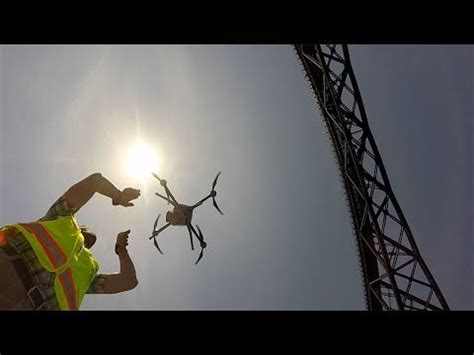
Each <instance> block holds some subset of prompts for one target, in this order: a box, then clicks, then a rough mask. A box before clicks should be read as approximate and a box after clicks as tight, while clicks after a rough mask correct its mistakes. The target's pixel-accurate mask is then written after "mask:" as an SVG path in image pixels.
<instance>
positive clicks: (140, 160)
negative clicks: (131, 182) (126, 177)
mask: <svg viewBox="0 0 474 355" xmlns="http://www.w3.org/2000/svg"><path fill="white" fill-rule="evenodd" d="M125 165H126V169H127V171H128V173H129V174H131V175H133V176H134V177H136V178H138V179H144V178H145V177H148V176H149V175H150V173H151V172H152V171H155V170H158V168H159V161H158V157H157V155H156V153H155V151H154V150H153V148H152V147H150V146H149V145H147V144H145V143H143V142H137V143H136V144H135V145H134V146H132V147H130V149H129V151H128V154H127V157H126V163H125Z"/></svg>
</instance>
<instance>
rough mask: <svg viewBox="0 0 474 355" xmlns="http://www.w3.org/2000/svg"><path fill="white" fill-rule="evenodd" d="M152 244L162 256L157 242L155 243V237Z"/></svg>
mask: <svg viewBox="0 0 474 355" xmlns="http://www.w3.org/2000/svg"><path fill="white" fill-rule="evenodd" d="M153 244H155V247H156V249H158V251H159V252H160V254H161V255H163V252H162V251H161V249H160V247H159V246H158V242H157V241H156V237H155V238H153Z"/></svg>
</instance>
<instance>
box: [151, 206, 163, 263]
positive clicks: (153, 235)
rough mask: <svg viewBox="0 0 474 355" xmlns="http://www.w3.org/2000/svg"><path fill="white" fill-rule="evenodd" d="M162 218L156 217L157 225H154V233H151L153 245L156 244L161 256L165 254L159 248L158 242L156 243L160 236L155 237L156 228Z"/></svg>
mask: <svg viewBox="0 0 474 355" xmlns="http://www.w3.org/2000/svg"><path fill="white" fill-rule="evenodd" d="M160 216H161V214H159V215H158V217H156V220H155V223H154V224H153V231H152V232H151V237H150V239H151V238H153V243H154V244H155V247H156V249H158V251H159V252H160V254H162V255H163V252H162V251H161V249H160V247H159V246H158V242H157V241H156V236H157V235H158V234H156V235H155V232H156V226H157V225H158V220H159V219H160Z"/></svg>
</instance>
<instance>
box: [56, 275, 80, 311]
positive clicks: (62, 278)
mask: <svg viewBox="0 0 474 355" xmlns="http://www.w3.org/2000/svg"><path fill="white" fill-rule="evenodd" d="M59 282H60V283H61V287H62V288H63V292H64V294H65V295H66V300H67V304H68V306H69V309H77V298H76V294H77V292H76V284H75V283H74V277H73V276H72V271H71V268H68V269H67V270H66V271H64V272H63V273H62V274H61V275H59Z"/></svg>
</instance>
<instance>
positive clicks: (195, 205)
mask: <svg viewBox="0 0 474 355" xmlns="http://www.w3.org/2000/svg"><path fill="white" fill-rule="evenodd" d="M211 196H212V195H211V194H209V195H207V196H206V197H204V198H203V199H202V200H201V201H199V202H197V203H196V204H194V205H193V208H196V207H198V206H201V205H202V204H203V202H204V201H206V200H207V199H209V198H211Z"/></svg>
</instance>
